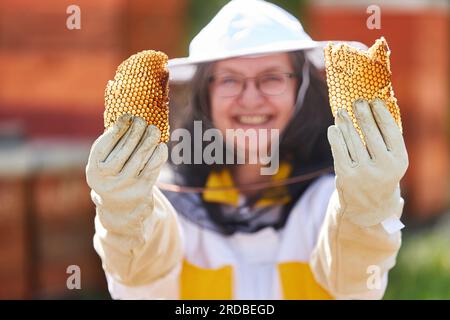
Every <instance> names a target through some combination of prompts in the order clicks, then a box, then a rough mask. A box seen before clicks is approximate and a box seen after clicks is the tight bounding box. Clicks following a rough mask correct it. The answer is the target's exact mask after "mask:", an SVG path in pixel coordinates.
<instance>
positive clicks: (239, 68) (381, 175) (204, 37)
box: [86, 0, 408, 299]
mask: <svg viewBox="0 0 450 320" xmlns="http://www.w3.org/2000/svg"><path fill="white" fill-rule="evenodd" d="M321 50H322V44H321V43H319V42H316V41H313V40H312V39H311V38H310V37H309V36H308V35H307V34H306V33H305V31H304V30H303V28H302V26H301V24H300V23H299V21H298V20H297V19H296V18H294V17H293V16H292V15H290V14H289V13H287V12H286V11H284V10H282V9H281V8H279V7H277V6H275V5H273V4H270V3H268V2H265V1H261V0H245V1H242V0H233V1H230V2H229V3H228V4H227V5H225V6H224V7H223V8H222V9H221V10H220V11H219V13H218V14H217V15H216V16H215V17H214V18H213V19H212V20H211V21H210V23H209V24H208V25H207V26H206V27H205V28H204V29H203V30H202V31H201V32H200V33H199V34H198V35H197V36H196V37H195V38H194V39H193V40H192V42H191V44H190V47H189V57H187V58H180V59H174V60H171V61H170V63H169V66H170V72H171V80H172V81H173V82H175V81H178V82H187V83H190V84H191V90H192V91H191V96H192V97H191V102H190V107H191V108H192V112H191V114H190V116H189V117H188V118H186V119H185V124H184V127H185V128H186V130H188V132H191V130H192V124H193V122H194V121H202V124H203V125H204V128H216V129H218V130H219V131H220V132H222V133H225V131H226V130H227V129H233V130H237V129H256V130H257V129H276V130H279V132H280V141H279V147H278V149H277V150H279V158H280V164H279V168H278V170H277V172H276V173H275V174H273V175H262V174H261V170H260V169H261V164H250V163H239V164H223V163H214V164H205V163H203V164H196V165H192V164H182V165H173V163H172V164H171V165H169V166H166V167H168V168H171V169H170V170H171V172H173V177H174V178H173V179H174V180H173V182H174V184H173V185H175V186H179V188H178V189H177V190H175V189H173V190H170V188H168V189H167V191H164V192H165V193H164V195H163V193H162V192H161V191H160V189H159V188H158V187H157V186H156V183H157V182H156V181H157V179H158V175H159V173H160V170H161V168H162V166H163V165H164V164H165V163H166V162H169V163H171V161H167V159H168V158H169V157H168V154H169V152H168V147H167V146H166V144H164V143H158V141H159V136H160V132H159V131H158V129H157V128H156V127H155V126H147V124H146V123H145V121H144V120H143V119H141V118H139V117H131V118H132V121H129V120H130V116H123V117H122V118H120V119H119V120H118V122H117V123H116V124H115V125H114V126H113V127H111V128H110V129H109V130H107V131H106V132H105V133H104V134H102V135H101V136H100V137H99V138H98V139H97V140H96V141H95V143H94V144H93V146H92V149H91V154H90V158H89V162H88V165H87V168H86V174H87V181H88V184H89V186H90V187H91V189H92V192H91V195H92V199H93V201H94V203H95V205H96V217H95V230H96V233H95V236H94V247H95V249H96V251H97V253H98V254H99V256H100V257H101V259H102V263H103V268H104V271H105V274H106V278H107V281H108V288H109V291H110V293H111V296H112V297H113V298H117V299H161V298H169V299H215V298H218V299H380V298H381V297H382V296H383V294H384V291H385V289H386V286H387V277H388V271H389V270H390V269H391V268H392V267H393V266H394V264H395V260H396V255H397V252H398V250H399V247H400V241H401V231H400V230H401V228H402V227H403V225H402V224H401V222H400V220H399V218H400V216H401V213H402V209H403V204H404V202H403V199H402V198H401V195H400V188H399V181H400V179H401V178H402V176H403V175H404V173H405V171H406V169H407V166H408V157H407V152H406V149H405V144H404V141H403V138H402V135H401V133H400V131H399V129H398V127H397V125H396V124H395V122H394V120H393V118H392V117H391V115H390V113H389V112H388V111H387V109H386V108H385V106H384V104H383V102H382V101H379V100H377V101H373V102H370V103H369V102H367V101H364V100H358V101H356V102H355V105H354V108H355V110H356V115H357V118H358V122H359V124H360V126H361V127H362V129H363V130H362V131H363V132H364V133H365V135H366V141H367V148H366V147H365V146H364V145H363V144H362V142H361V140H360V138H359V136H358V133H357V132H356V130H355V129H354V127H353V125H352V121H351V119H350V117H349V116H348V114H347V113H346V112H341V113H338V116H337V117H336V119H335V120H333V118H332V115H331V112H330V106H329V103H328V96H327V88H326V85H325V83H324V81H323V75H321V74H320V68H321V63H323V57H321V55H320V52H321ZM374 115H375V116H374ZM333 121H335V123H334V124H333ZM225 142H226V144H227V143H229V141H225ZM273 143H275V141H273V140H270V139H269V140H268V141H266V142H265V144H264V143H263V144H262V146H261V145H259V144H258V147H257V149H258V148H266V147H269V146H270V145H271V144H273ZM330 146H331V148H330ZM233 148H236V149H245V150H247V151H249V152H258V151H259V150H255V148H254V146H253V147H248V146H246V145H242V143H241V145H240V144H239V143H237V145H236V146H235V147H233ZM230 151H233V150H230V147H229V146H227V147H226V148H225V150H224V153H227V152H230ZM200 152H201V151H200ZM330 166H331V168H333V167H334V171H333V170H331V171H330V170H328V171H327V168H329V167H330Z"/></svg>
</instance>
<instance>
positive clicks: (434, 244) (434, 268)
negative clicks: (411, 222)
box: [384, 216, 450, 299]
mask: <svg viewBox="0 0 450 320" xmlns="http://www.w3.org/2000/svg"><path fill="white" fill-rule="evenodd" d="M384 299H450V216H447V217H446V218H445V219H443V220H442V221H441V222H439V224H438V225H436V227H434V228H432V229H429V230H423V231H420V232H415V233H413V234H408V233H406V234H405V235H404V237H403V245H402V248H401V249H400V253H399V256H398V259H397V265H396V266H395V267H394V269H393V270H392V271H391V272H390V274H389V285H388V288H387V291H386V294H385V296H384Z"/></svg>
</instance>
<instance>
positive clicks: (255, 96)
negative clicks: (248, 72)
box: [238, 79, 264, 109]
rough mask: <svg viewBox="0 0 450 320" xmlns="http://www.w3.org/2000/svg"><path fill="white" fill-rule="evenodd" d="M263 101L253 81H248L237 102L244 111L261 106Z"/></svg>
mask: <svg viewBox="0 0 450 320" xmlns="http://www.w3.org/2000/svg"><path fill="white" fill-rule="evenodd" d="M263 101H264V96H263V95H262V94H261V91H259V89H258V88H257V87H256V82H255V81H254V79H248V80H247V81H246V83H245V85H244V88H243V89H242V92H241V94H240V95H239V96H238V102H239V104H240V107H242V108H245V109H256V108H259V107H260V106H261V104H262V103H263Z"/></svg>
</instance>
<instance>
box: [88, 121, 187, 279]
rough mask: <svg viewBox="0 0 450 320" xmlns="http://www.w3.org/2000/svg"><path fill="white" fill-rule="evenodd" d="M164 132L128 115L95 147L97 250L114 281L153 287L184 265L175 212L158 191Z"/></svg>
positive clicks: (91, 170)
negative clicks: (179, 265)
mask: <svg viewBox="0 0 450 320" xmlns="http://www.w3.org/2000/svg"><path fill="white" fill-rule="evenodd" d="M159 139H160V131H159V129H158V128H157V127H155V126H152V125H151V126H147V123H146V122H145V120H143V119H142V118H140V117H133V116H130V115H124V116H122V117H120V118H119V119H118V121H117V123H116V124H115V125H113V126H112V127H111V128H110V129H108V130H107V131H106V132H105V133H103V134H102V135H101V136H100V137H99V138H98V139H97V140H96V141H95V142H94V144H93V145H92V148H91V152H90V156H89V161H88V164H87V167H86V178H87V183H88V185H89V186H90V187H91V189H92V191H91V197H92V200H93V202H94V203H95V205H96V217H95V229H96V233H95V236H94V247H95V250H96V251H97V253H98V254H99V256H100V257H101V259H102V263H103V268H104V270H105V272H107V273H108V274H109V275H110V276H112V277H114V278H115V279H116V280H118V281H120V282H121V283H123V284H126V285H132V286H134V285H142V284H148V283H150V282H152V281H154V280H156V279H158V278H160V277H162V276H164V275H166V274H167V273H169V272H170V271H171V270H172V269H173V268H175V267H176V266H177V264H178V263H179V262H180V261H181V242H180V235H179V229H178V224H177V221H176V214H175V211H174V209H173V207H172V206H171V205H170V203H169V202H168V201H167V199H166V198H165V197H164V196H163V195H162V193H161V192H160V191H159V190H158V189H157V188H156V187H155V186H154V184H155V181H156V179H157V177H158V175H159V171H160V169H161V166H162V165H163V164H164V163H165V162H166V160H167V154H168V151H167V146H166V144H164V143H158V142H159Z"/></svg>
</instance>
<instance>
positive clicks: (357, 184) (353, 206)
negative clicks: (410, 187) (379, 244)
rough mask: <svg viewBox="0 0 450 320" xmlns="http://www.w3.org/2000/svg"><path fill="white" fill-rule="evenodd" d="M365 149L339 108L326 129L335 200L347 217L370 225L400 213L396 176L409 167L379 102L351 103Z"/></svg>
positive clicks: (392, 123) (397, 131) (397, 134)
mask: <svg viewBox="0 0 450 320" xmlns="http://www.w3.org/2000/svg"><path fill="white" fill-rule="evenodd" d="M354 107H355V108H354V109H355V115H356V118H357V121H358V124H359V126H360V128H361V130H362V132H363V135H364V137H365V140H366V144H367V148H366V147H365V146H364V144H363V143H362V141H361V138H360V137H359V135H358V133H357V131H356V130H355V128H354V127H353V124H352V120H351V118H350V116H349V115H348V114H347V112H346V111H342V109H341V110H340V111H339V112H338V114H337V117H336V125H334V126H330V128H329V129H328V139H329V141H330V145H331V149H332V152H333V158H334V167H335V173H336V188H337V191H338V193H339V203H340V205H341V207H342V208H341V209H342V211H344V212H345V216H346V218H348V219H349V220H351V221H353V222H354V223H356V224H358V225H361V226H366V227H368V226H373V225H376V224H378V223H380V222H382V221H384V220H385V219H386V218H389V217H390V216H392V215H393V212H395V213H398V212H401V210H402V208H403V201H399V199H400V187H399V182H400V179H401V178H402V177H403V175H404V174H405V172H406V169H407V168H408V154H407V152H406V147H405V143H404V140H403V136H402V134H401V132H400V129H399V128H398V126H397V124H396V123H395V121H394V119H393V117H392V115H391V114H390V112H389V111H388V110H387V108H386V106H385V104H384V102H383V101H381V100H379V99H376V100H374V101H373V102H372V104H371V106H370V105H369V103H367V101H365V100H356V101H355V103H354Z"/></svg>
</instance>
